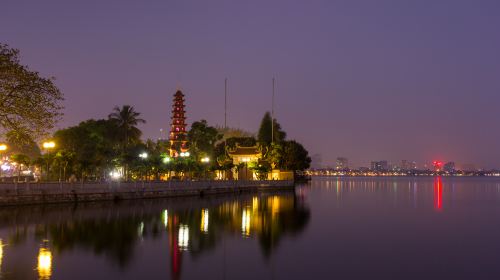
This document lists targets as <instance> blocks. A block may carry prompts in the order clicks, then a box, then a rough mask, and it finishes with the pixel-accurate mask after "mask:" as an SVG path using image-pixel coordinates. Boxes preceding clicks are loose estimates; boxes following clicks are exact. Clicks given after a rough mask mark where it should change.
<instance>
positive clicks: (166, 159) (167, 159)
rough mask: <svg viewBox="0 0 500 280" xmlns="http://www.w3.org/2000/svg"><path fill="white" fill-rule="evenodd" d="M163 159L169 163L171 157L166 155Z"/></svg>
mask: <svg viewBox="0 0 500 280" xmlns="http://www.w3.org/2000/svg"><path fill="white" fill-rule="evenodd" d="M162 161H163V163H165V164H166V163H169V162H170V158H169V157H164V158H163V159H162Z"/></svg>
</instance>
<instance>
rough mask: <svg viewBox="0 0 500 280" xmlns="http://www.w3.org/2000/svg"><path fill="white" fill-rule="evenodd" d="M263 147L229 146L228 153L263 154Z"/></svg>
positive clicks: (235, 154) (237, 154) (236, 154)
mask: <svg viewBox="0 0 500 280" xmlns="http://www.w3.org/2000/svg"><path fill="white" fill-rule="evenodd" d="M261 152H262V151H261V148H260V147H258V146H253V147H241V146H239V145H237V146H236V147H235V148H232V149H231V148H228V149H227V153H228V154H229V155H230V156H244V155H258V154H261Z"/></svg>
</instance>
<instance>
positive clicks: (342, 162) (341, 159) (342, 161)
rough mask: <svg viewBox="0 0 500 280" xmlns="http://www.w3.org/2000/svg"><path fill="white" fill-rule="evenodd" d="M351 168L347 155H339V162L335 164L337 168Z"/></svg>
mask: <svg viewBox="0 0 500 280" xmlns="http://www.w3.org/2000/svg"><path fill="white" fill-rule="evenodd" d="M348 168H349V161H348V159H347V158H345V157H338V158H337V162H336V164H335V169H337V170H345V169H348Z"/></svg>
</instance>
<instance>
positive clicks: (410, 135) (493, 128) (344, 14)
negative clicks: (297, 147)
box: [0, 0, 500, 168]
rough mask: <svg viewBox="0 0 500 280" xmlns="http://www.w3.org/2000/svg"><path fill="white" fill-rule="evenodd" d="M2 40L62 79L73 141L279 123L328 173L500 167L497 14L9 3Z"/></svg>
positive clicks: (314, 5) (317, 5)
mask: <svg viewBox="0 0 500 280" xmlns="http://www.w3.org/2000/svg"><path fill="white" fill-rule="evenodd" d="M0 42H2V43H7V44H9V45H10V46H11V47H15V48H18V49H20V50H21V55H22V62H23V63H24V64H28V65H29V66H30V67H31V68H32V69H35V70H38V71H40V72H41V73H42V74H43V75H46V76H55V77H56V78H57V81H56V83H57V85H58V86H59V88H60V89H61V90H62V91H63V92H64V94H65V96H66V101H65V107H66V109H65V117H64V120H63V121H62V122H61V123H60V127H65V126H68V125H74V124H77V123H78V122H80V121H82V120H84V119H88V118H104V117H106V116H107V114H108V113H109V112H110V111H111V109H112V108H113V107H114V106H115V105H123V104H131V105H133V106H135V107H136V109H137V110H138V111H139V112H141V113H142V114H143V117H144V118H145V119H146V120H147V124H146V125H143V126H142V127H141V128H142V129H143V131H144V133H145V137H152V138H157V137H159V135H160V132H159V130H160V128H167V127H168V124H169V118H170V114H169V112H170V106H171V99H172V94H173V93H174V92H175V89H176V86H177V85H180V86H181V88H182V89H183V90H184V92H185V94H186V96H187V112H188V121H189V122H190V123H191V122H193V121H195V120H199V119H202V118H205V119H207V120H208V122H209V123H210V124H213V125H215V124H223V120H224V112H223V101H224V95H223V94H224V78H225V77H227V78H228V79H229V94H230V97H229V106H230V108H229V120H228V123H229V125H230V126H232V127H239V128H242V129H245V130H248V131H256V130H257V128H258V125H259V122H260V119H261V117H262V115H263V114H264V112H265V111H266V110H270V100H271V79H272V77H273V75H274V76H275V77H276V79H277V95H276V104H277V105H276V106H277V107H276V112H277V118H278V121H279V122H280V123H281V124H282V126H283V128H284V129H285V130H286V131H287V132H288V135H289V138H292V139H296V140H298V141H300V142H302V143H303V144H304V145H305V146H306V148H307V149H308V150H309V151H310V153H311V154H321V155H322V158H323V164H324V165H328V164H332V163H333V162H334V161H335V158H336V157H337V156H345V157H348V158H349V160H350V162H351V166H354V167H357V166H368V165H369V162H370V161H371V160H382V159H387V160H389V161H392V162H400V160H401V159H408V160H415V161H417V163H418V164H419V165H422V164H423V163H427V162H430V161H432V160H433V159H440V160H443V161H448V160H453V161H456V162H458V163H476V164H477V166H480V167H487V168H488V167H500V124H499V123H500V1H498V0H468V1H465V0H412V1H410V0H377V1H373V0H365V1H362V0H345V1H337V0H324V1H316V0H307V1H306V0H303V1H297V0H252V1H238V0H210V1H206V0H199V1H192V0H156V1H153V0H150V1H126V0H116V1H111V0H85V1H68V0H44V1H39V0H31V1H26V0H3V1H2V4H1V7H0Z"/></svg>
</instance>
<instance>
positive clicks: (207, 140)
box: [188, 120, 222, 160]
mask: <svg viewBox="0 0 500 280" xmlns="http://www.w3.org/2000/svg"><path fill="white" fill-rule="evenodd" d="M220 139H222V135H221V134H219V132H218V130H217V129H216V128H215V127H212V126H209V125H208V123H207V121H206V120H201V121H197V122H194V123H193V124H192V125H191V129H190V130H189V132H188V141H189V150H190V153H191V154H192V155H193V157H194V158H195V159H196V160H199V159H200V158H201V157H205V156H208V157H210V158H213V156H214V147H215V143H216V142H217V141H218V140H220Z"/></svg>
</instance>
